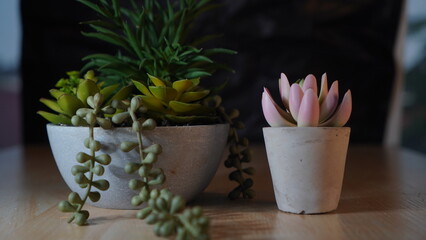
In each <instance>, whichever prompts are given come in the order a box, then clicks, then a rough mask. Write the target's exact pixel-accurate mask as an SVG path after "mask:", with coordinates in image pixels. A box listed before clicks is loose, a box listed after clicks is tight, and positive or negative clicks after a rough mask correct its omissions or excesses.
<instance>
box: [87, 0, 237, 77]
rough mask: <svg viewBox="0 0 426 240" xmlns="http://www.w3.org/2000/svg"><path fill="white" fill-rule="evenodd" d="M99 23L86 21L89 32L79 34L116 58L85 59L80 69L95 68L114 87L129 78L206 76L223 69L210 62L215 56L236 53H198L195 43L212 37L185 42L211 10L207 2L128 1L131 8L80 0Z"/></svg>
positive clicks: (105, 1)
mask: <svg viewBox="0 0 426 240" xmlns="http://www.w3.org/2000/svg"><path fill="white" fill-rule="evenodd" d="M79 1H80V2H81V3H83V4H84V5H86V6H88V7H89V8H91V9H92V10H93V11H95V12H96V13H98V15H99V16H100V17H101V19H97V20H92V21H86V22H84V24H87V25H89V26H90V27H91V28H92V29H93V30H94V32H83V35H85V36H87V37H92V38H96V39H99V40H101V41H104V42H107V43H109V44H112V45H114V47H116V48H117V49H118V52H117V54H115V55H110V54H105V53H97V54H92V55H89V56H86V57H85V58H83V60H89V62H88V63H87V64H86V65H85V67H84V68H83V69H90V68H96V69H97V70H98V71H100V72H101V73H103V74H104V76H105V77H106V78H107V79H109V81H110V82H113V83H117V82H119V83H122V84H124V85H126V84H127V83H128V81H129V79H134V80H137V81H141V82H145V81H147V74H151V75H153V76H157V77H159V78H161V79H163V80H165V81H167V82H173V81H176V80H180V79H188V78H189V79H191V78H198V77H206V76H210V75H211V74H212V73H213V72H214V71H216V70H217V69H220V68H226V67H224V66H222V65H221V64H218V63H216V62H215V61H214V60H212V59H211V56H212V55H215V54H235V53H236V52H235V51H232V50H229V49H223V48H212V49H203V48H201V47H198V46H197V45H198V44H200V43H202V42H204V41H205V40H208V39H211V37H212V36H205V37H202V38H200V39H196V40H195V41H194V42H193V43H189V42H188V41H189V40H188V39H187V38H186V36H187V34H188V32H189V30H190V27H191V24H192V23H193V21H194V20H195V19H196V18H197V17H198V16H199V15H200V14H201V13H203V12H206V11H208V10H210V9H213V8H215V7H216V6H217V5H214V4H211V3H210V0H201V1H197V0H180V1H170V0H167V1H165V3H164V4H161V3H159V1H155V0H143V1H140V2H139V1H135V0H131V1H130V3H131V4H130V5H131V7H130V8H126V7H124V6H121V5H120V3H119V1H118V0H98V1H89V0H79Z"/></svg>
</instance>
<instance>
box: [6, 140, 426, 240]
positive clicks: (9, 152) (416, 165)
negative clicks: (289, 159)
mask: <svg viewBox="0 0 426 240" xmlns="http://www.w3.org/2000/svg"><path fill="white" fill-rule="evenodd" d="M254 153H255V158H254V160H253V162H252V163H251V165H252V166H254V167H256V168H257V175H256V176H255V179H254V180H255V186H254V189H255V190H256V192H257V197H256V198H255V199H254V200H237V201H229V200H227V199H226V193H227V192H228V191H229V190H230V189H231V188H232V186H233V183H230V182H229V181H228V180H227V177H226V175H227V174H228V172H229V170H228V169H226V168H224V167H222V166H221V167H220V169H219V171H218V172H217V174H216V176H215V178H214V180H213V181H212V183H211V184H210V185H209V187H208V188H207V189H206V191H205V192H204V193H203V194H201V195H200V196H199V197H198V198H197V199H196V200H195V201H194V202H193V204H196V205H201V206H202V207H203V208H204V209H205V214H206V215H207V216H208V217H210V219H211V229H210V234H211V238H212V239H327V240H329V239H398V240H400V239H426V200H425V199H426V158H425V156H423V155H420V154H416V153H414V152H411V151H407V150H402V149H397V148H395V149H384V148H382V147H372V146H351V147H350V148H349V153H348V158H347V164H346V171H345V179H344V184H343V191H342V196H341V200H340V204H339V207H338V209H337V210H336V211H335V212H332V213H328V214H320V215H296V214H289V213H283V212H280V211H279V210H278V209H277V207H276V204H275V200H274V194H273V188H272V183H271V178H270V174H269V169H268V165H267V160H266V154H265V150H264V147H263V146H257V147H255V148H254ZM68 193H69V190H68V188H67V186H66V185H65V183H64V182H63V180H62V179H61V177H60V175H59V172H58V170H57V168H56V165H55V163H54V160H53V157H52V155H51V152H50V150H49V147H48V146H28V147H19V146H17V147H13V148H9V149H3V150H0V239H2V240H3V239H18V240H20V239H49V240H50V239H111V240H113V239H119V240H125V239H157V238H156V237H155V236H154V233H153V231H152V226H149V225H147V224H145V223H144V222H143V221H142V220H138V219H135V218H134V214H135V211H132V210H109V209H100V208H95V207H90V206H88V207H87V209H88V210H89V211H90V213H91V218H90V220H89V224H90V225H88V226H83V227H78V226H76V225H74V224H67V223H66V219H67V216H68V215H67V214H64V213H62V212H60V211H58V210H57V208H56V205H57V203H58V202H59V201H61V200H63V199H65V198H66V197H67V194H68Z"/></svg>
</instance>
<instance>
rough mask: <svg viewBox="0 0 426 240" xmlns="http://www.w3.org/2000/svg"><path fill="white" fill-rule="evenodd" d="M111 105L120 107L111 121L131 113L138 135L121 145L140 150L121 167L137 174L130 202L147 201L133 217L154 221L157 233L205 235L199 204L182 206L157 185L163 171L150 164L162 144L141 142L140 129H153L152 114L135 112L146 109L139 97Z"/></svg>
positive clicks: (205, 222) (186, 236) (181, 236)
mask: <svg viewBox="0 0 426 240" xmlns="http://www.w3.org/2000/svg"><path fill="white" fill-rule="evenodd" d="M112 105H113V106H114V107H115V108H117V109H119V110H121V111H123V112H121V113H118V114H116V115H114V116H113V118H112V121H113V122H114V123H115V124H122V123H123V122H124V121H126V119H128V118H129V117H130V118H131V121H132V131H133V132H135V134H136V136H137V142H122V143H121V145H120V149H121V150H122V151H124V152H130V151H132V150H134V149H136V150H137V151H138V153H139V158H140V162H139V163H130V162H129V163H127V164H126V166H125V169H124V170H125V171H126V172H127V173H129V174H134V173H136V172H137V173H138V174H139V176H140V178H139V179H132V180H130V182H129V188H131V189H133V190H138V191H140V192H139V194H138V195H136V196H134V197H133V198H132V200H131V203H132V205H134V206H140V205H142V204H143V203H147V205H146V207H144V208H142V209H140V210H139V211H138V212H137V214H136V217H137V218H139V219H145V221H146V222H147V223H148V224H154V225H155V227H154V232H155V234H157V235H158V236H162V237H170V236H172V235H176V234H177V239H207V238H208V228H209V221H208V219H207V218H206V217H204V216H203V212H202V209H201V207H198V206H197V207H194V208H192V209H185V200H184V199H183V198H182V197H181V196H178V195H174V194H173V193H171V192H170V191H169V190H167V189H161V190H159V189H157V188H159V187H160V185H161V184H163V183H164V181H165V179H166V176H165V175H164V171H163V170H162V169H161V168H155V167H154V166H153V165H154V164H155V163H156V162H157V160H158V158H157V156H158V155H159V154H161V152H162V147H161V145H159V144H155V143H154V144H152V145H150V146H147V147H144V145H143V142H142V131H151V130H154V129H155V127H156V122H155V121H154V120H153V119H151V118H148V119H145V118H144V117H138V114H141V113H142V114H143V113H145V112H146V111H147V108H146V107H144V106H143V103H142V99H141V97H140V96H135V97H133V98H132V99H131V101H130V105H129V102H128V101H127V102H126V101H113V103H112Z"/></svg>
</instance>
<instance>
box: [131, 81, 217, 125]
mask: <svg viewBox="0 0 426 240" xmlns="http://www.w3.org/2000/svg"><path fill="white" fill-rule="evenodd" d="M148 77H149V80H150V84H149V85H148V86H145V85H144V84H143V83H141V82H138V81H133V84H134V85H135V87H136V88H137V89H138V90H139V91H140V92H141V93H142V95H141V100H142V102H143V104H144V106H145V107H146V108H147V109H148V114H149V115H151V116H153V117H154V118H155V119H157V120H161V121H163V122H164V121H166V122H168V123H173V124H197V123H204V124H206V123H218V122H219V117H218V116H217V115H216V112H215V109H214V108H212V107H209V106H207V105H205V104H203V102H202V100H203V99H204V98H205V97H206V96H208V95H209V94H210V90H206V89H203V88H201V87H199V83H200V79H199V78H194V79H182V80H178V81H174V82H173V83H170V82H167V81H165V80H162V79H160V78H158V77H154V76H151V75H148Z"/></svg>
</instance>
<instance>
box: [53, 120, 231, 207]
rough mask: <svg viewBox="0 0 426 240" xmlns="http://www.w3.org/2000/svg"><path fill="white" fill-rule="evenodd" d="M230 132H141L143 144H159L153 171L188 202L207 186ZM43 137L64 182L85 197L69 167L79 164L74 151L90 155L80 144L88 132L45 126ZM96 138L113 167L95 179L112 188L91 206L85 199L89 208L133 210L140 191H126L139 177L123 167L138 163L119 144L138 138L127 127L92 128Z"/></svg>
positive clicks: (221, 128)
mask: <svg viewBox="0 0 426 240" xmlns="http://www.w3.org/2000/svg"><path fill="white" fill-rule="evenodd" d="M228 130H229V125H227V124H217V125H201V126H179V127H157V128H156V129H155V130H153V131H145V132H144V136H143V144H144V145H145V146H149V145H151V144H153V143H158V144H161V145H162V147H163V152H162V153H161V154H160V155H159V156H158V162H157V163H156V165H155V166H156V167H160V168H162V169H163V170H164V172H165V175H166V183H165V184H164V185H163V186H164V187H166V188H169V189H170V190H171V191H172V192H173V193H175V194H179V195H181V196H182V197H184V198H185V199H186V200H187V201H190V200H191V199H193V198H194V197H195V196H196V195H198V194H199V193H201V192H202V191H203V190H204V188H206V187H207V185H208V184H209V183H210V181H211V179H212V178H213V176H214V174H215V173H216V170H217V168H218V166H219V163H220V161H221V159H222V154H223V151H224V149H225V145H226V140H227V136H228ZM47 133H48V137H49V142H50V146H51V149H52V152H53V156H54V158H55V161H56V164H57V166H58V168H59V171H60V173H61V175H62V177H63V179H64V180H65V182H66V183H67V185H68V186H69V187H70V188H71V190H72V191H74V192H78V193H83V192H84V191H85V189H81V188H80V187H79V186H78V185H77V184H76V183H75V181H74V176H73V175H72V174H71V168H72V166H74V165H77V164H79V163H77V161H76V160H75V158H76V155H77V153H78V152H86V153H89V150H88V149H87V148H85V147H84V144H83V143H84V139H86V138H87V137H88V136H89V128H87V127H73V126H57V125H53V124H48V125H47ZM94 136H95V139H96V140H97V141H100V142H101V144H102V149H101V150H100V151H99V152H96V155H100V154H103V153H108V154H110V156H111V158H112V162H111V164H110V165H108V166H105V173H104V175H103V176H100V177H97V176H95V180H96V179H106V180H108V181H109V183H110V188H109V189H108V190H107V191H105V192H101V195H102V197H101V199H100V201H98V202H96V203H93V202H90V200H89V203H90V204H91V205H93V206H97V207H103V208H115V209H133V208H135V207H134V206H133V205H131V204H130V199H131V198H132V197H133V196H135V195H137V194H138V192H137V191H133V190H131V189H129V187H128V182H129V180H131V179H133V178H139V175H138V174H137V173H136V174H131V175H130V174H127V173H126V172H125V171H124V166H125V165H126V163H128V162H139V155H138V153H137V152H136V151H135V150H134V151H131V152H129V153H125V152H122V151H121V150H120V148H119V146H120V143H121V142H123V141H135V142H137V138H136V135H135V134H134V133H133V132H132V130H131V128H115V129H112V130H104V129H101V128H95V130H94Z"/></svg>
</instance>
